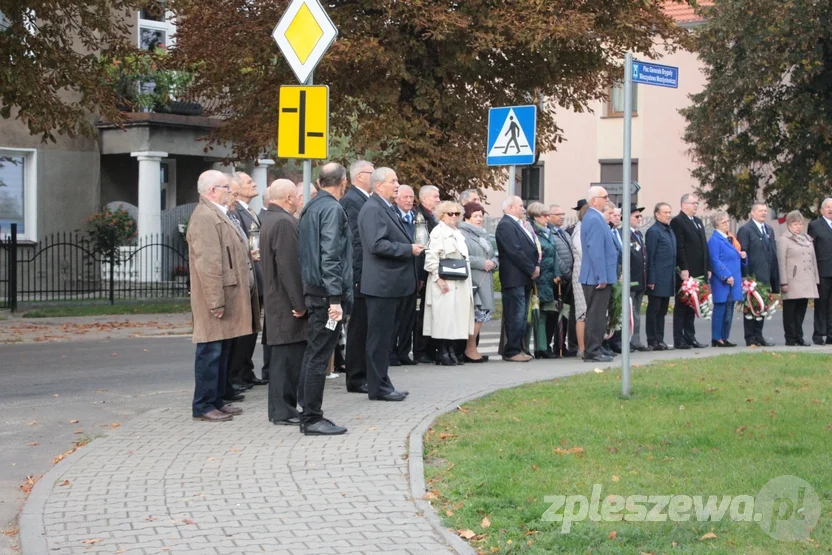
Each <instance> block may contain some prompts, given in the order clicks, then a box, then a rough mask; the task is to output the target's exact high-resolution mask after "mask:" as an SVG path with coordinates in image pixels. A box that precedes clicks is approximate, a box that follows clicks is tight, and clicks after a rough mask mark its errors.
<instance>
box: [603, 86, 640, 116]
mask: <svg viewBox="0 0 832 555" xmlns="http://www.w3.org/2000/svg"><path fill="white" fill-rule="evenodd" d="M607 98H609V101H608V102H607V117H611V118H620V117H624V83H621V82H619V83H616V84H615V85H613V86H611V87H609V88H608V89H607ZM633 115H634V116H637V115H638V85H637V84H636V83H633Z"/></svg>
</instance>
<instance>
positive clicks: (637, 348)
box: [630, 345, 650, 352]
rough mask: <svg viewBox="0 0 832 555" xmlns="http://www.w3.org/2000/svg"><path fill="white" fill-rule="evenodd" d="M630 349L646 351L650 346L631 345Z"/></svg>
mask: <svg viewBox="0 0 832 555" xmlns="http://www.w3.org/2000/svg"><path fill="white" fill-rule="evenodd" d="M630 350H631V351H639V352H644V351H649V350H650V348H649V347H647V346H646V345H630Z"/></svg>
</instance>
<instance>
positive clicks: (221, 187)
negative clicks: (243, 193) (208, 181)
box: [214, 185, 231, 191]
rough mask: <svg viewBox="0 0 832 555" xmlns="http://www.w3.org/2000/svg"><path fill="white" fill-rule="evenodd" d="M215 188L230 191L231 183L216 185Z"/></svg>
mask: <svg viewBox="0 0 832 555" xmlns="http://www.w3.org/2000/svg"><path fill="white" fill-rule="evenodd" d="M214 189H225V190H227V191H230V190H231V185H214Z"/></svg>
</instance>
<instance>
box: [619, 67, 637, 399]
mask: <svg viewBox="0 0 832 555" xmlns="http://www.w3.org/2000/svg"><path fill="white" fill-rule="evenodd" d="M632 119H633V55H632V54H631V53H629V52H628V53H627V54H626V55H625V57H624V160H623V166H624V167H623V168H622V173H623V183H622V193H623V200H622V206H621V224H622V227H621V232H622V233H621V239H622V241H621V243H622V245H623V249H622V251H621V276H622V281H623V283H622V285H623V287H622V288H621V395H622V396H623V397H624V398H625V399H629V397H630V304H632V303H631V301H630V182H631V181H632V179H631V176H630V173H631V167H630V166H631V164H632V161H631V159H632V154H631V152H630V147H631V142H632V127H631V126H632ZM625 230H626V233H624V231H625ZM636 310H641V307H640V306H639V307H635V306H634V307H633V311H634V312H635V311H636ZM633 316H635V314H634V315H633Z"/></svg>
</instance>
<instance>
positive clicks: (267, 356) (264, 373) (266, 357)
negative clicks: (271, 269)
mask: <svg viewBox="0 0 832 555" xmlns="http://www.w3.org/2000/svg"><path fill="white" fill-rule="evenodd" d="M270 203H271V198H270V197H269V188H268V187H266V190H265V191H264V192H263V208H261V209H260V212H259V213H258V214H257V217H258V218H260V222H261V223H262V222H263V216H265V215H266V214H267V213H268V211H269V204H270ZM261 271H262V268H261ZM261 294H262V293H261ZM260 307H261V308H262V309H263V331H261V332H260V344H261V345H262V346H263V367H262V368H261V369H260V378H261V379H262V380H263V381H265V382H267V381H269V364H270V362H271V352H272V351H271V349H270V348H269V346H268V344H267V343H266V337H267V333H268V332H267V331H266V307H265V305H264V304H263V302H262V300H261V302H260Z"/></svg>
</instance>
